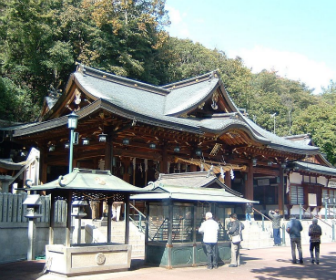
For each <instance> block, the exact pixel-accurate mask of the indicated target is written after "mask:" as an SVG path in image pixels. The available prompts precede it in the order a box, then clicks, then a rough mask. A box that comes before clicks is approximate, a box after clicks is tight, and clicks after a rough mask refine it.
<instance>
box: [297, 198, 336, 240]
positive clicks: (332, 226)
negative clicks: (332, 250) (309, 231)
mask: <svg viewBox="0 0 336 280" xmlns="http://www.w3.org/2000/svg"><path fill="white" fill-rule="evenodd" d="M301 210H303V211H304V212H308V211H307V209H304V208H303V207H302V205H301V204H300V215H299V218H300V220H302V211H301ZM310 214H311V216H312V218H315V219H317V220H319V221H320V222H322V223H324V224H325V225H327V226H329V227H331V239H332V241H335V221H332V222H331V225H330V224H329V223H327V222H326V221H324V220H322V219H321V218H320V217H319V216H318V215H313V214H312V213H310Z"/></svg>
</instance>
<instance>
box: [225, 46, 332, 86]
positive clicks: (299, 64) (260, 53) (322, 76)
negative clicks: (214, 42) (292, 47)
mask: <svg viewBox="0 0 336 280" xmlns="http://www.w3.org/2000/svg"><path fill="white" fill-rule="evenodd" d="M228 54H229V56H230V57H236V56H240V57H241V58H242V59H243V61H244V63H245V65H246V66H247V67H249V68H252V71H253V72H254V73H257V72H260V71H261V70H263V69H266V70H275V71H278V73H277V74H278V75H280V76H282V77H286V78H288V79H291V80H297V81H301V82H303V83H305V84H306V85H307V86H309V87H310V88H315V93H319V92H320V89H321V87H322V86H323V87H327V86H328V85H329V82H330V79H332V78H333V77H335V76H336V73H335V71H333V70H331V69H330V68H328V67H327V66H326V64H325V63H324V62H317V61H314V60H311V59H309V58H308V57H306V56H304V55H302V54H299V53H294V52H287V51H279V50H274V49H269V48H265V47H262V46H256V47H254V48H253V49H240V50H237V51H231V52H228Z"/></svg>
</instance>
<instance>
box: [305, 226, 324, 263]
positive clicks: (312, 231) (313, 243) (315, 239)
mask: <svg viewBox="0 0 336 280" xmlns="http://www.w3.org/2000/svg"><path fill="white" fill-rule="evenodd" d="M308 235H309V236H310V247H309V250H310V256H311V263H312V264H314V262H315V261H316V264H319V263H320V243H321V235H322V229H321V227H320V226H319V225H318V224H317V219H313V221H312V224H311V225H310V226H309V231H308ZM314 249H315V258H314Z"/></svg>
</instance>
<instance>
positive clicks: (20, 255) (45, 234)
mask: <svg viewBox="0 0 336 280" xmlns="http://www.w3.org/2000/svg"><path fill="white" fill-rule="evenodd" d="M35 234H36V235H35V236H36V237H35V241H34V242H35V256H36V257H38V256H44V255H45V245H47V244H48V242H49V225H48V224H46V223H40V224H37V226H36V231H35ZM0 236H1V238H0V248H1V250H0V263H7V262H14V261H18V260H25V259H27V250H28V223H11V224H4V223H0ZM54 236H55V239H54V243H64V240H65V226H61V227H58V228H56V229H55V235H54Z"/></svg>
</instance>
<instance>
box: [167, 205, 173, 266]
mask: <svg viewBox="0 0 336 280" xmlns="http://www.w3.org/2000/svg"><path fill="white" fill-rule="evenodd" d="M166 248H167V250H168V264H167V265H168V267H167V268H169V269H170V268H172V249H173V202H172V200H169V204H168V240H167V245H166Z"/></svg>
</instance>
